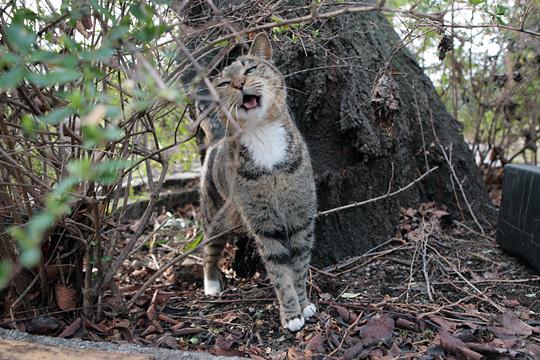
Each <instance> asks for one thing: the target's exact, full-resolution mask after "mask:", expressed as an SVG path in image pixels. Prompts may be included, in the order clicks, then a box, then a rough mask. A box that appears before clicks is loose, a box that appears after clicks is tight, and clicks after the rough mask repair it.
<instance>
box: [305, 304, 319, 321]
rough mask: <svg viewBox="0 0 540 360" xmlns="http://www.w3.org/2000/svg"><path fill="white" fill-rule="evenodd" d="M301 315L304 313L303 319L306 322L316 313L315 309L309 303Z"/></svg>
mask: <svg viewBox="0 0 540 360" xmlns="http://www.w3.org/2000/svg"><path fill="white" fill-rule="evenodd" d="M303 313H304V317H305V318H306V320H307V319H309V318H310V317H312V316H313V315H315V314H316V313H317V308H316V307H315V305H314V304H312V303H309V305H308V306H306V307H305V308H304V311H303Z"/></svg>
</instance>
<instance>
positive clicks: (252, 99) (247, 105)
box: [242, 94, 261, 111]
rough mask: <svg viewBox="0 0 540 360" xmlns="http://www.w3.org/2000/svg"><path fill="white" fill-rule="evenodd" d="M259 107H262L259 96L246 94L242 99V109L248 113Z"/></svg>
mask: <svg viewBox="0 0 540 360" xmlns="http://www.w3.org/2000/svg"><path fill="white" fill-rule="evenodd" d="M257 106H261V97H260V96H258V95H248V94H244V97H243V98H242V108H243V109H244V110H246V111H249V110H252V109H255V108H256V107H257Z"/></svg>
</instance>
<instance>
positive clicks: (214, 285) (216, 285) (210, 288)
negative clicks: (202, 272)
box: [204, 278, 221, 296]
mask: <svg viewBox="0 0 540 360" xmlns="http://www.w3.org/2000/svg"><path fill="white" fill-rule="evenodd" d="M220 292H221V284H220V282H219V280H210V279H207V278H205V279H204V294H205V295H208V296H218V295H219V293H220Z"/></svg>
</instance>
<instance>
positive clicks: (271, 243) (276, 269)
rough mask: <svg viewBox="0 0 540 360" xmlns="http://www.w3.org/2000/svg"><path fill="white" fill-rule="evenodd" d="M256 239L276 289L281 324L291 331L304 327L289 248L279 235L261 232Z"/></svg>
mask: <svg viewBox="0 0 540 360" xmlns="http://www.w3.org/2000/svg"><path fill="white" fill-rule="evenodd" d="M256 240H257V246H258V248H259V253H260V255H261V258H262V260H263V262H264V264H265V267H266V271H267V272H268V276H269V277H270V281H271V282H272V284H273V285H274V288H275V290H276V295H277V298H278V301H279V308H280V318H281V324H282V325H283V327H285V328H286V329H288V330H290V331H298V330H300V329H302V328H303V327H304V323H305V320H304V316H303V314H302V309H301V307H300V303H299V302H298V295H297V293H296V289H295V286H294V274H293V269H292V267H291V257H290V253H289V250H288V249H287V248H286V247H285V246H283V244H282V242H281V241H280V240H279V239H278V238H277V236H275V237H272V236H267V235H266V236H265V235H262V234H259V235H257V236H256Z"/></svg>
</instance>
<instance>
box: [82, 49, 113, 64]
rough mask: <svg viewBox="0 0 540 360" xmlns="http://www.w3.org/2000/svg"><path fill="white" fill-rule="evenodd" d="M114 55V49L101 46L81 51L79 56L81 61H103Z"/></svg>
mask: <svg viewBox="0 0 540 360" xmlns="http://www.w3.org/2000/svg"><path fill="white" fill-rule="evenodd" d="M113 55H114V50H113V49H111V48H108V47H101V48H99V49H96V50H91V51H82V52H80V53H79V58H80V59H81V60H83V61H104V60H107V59H109V58H110V57H111V56H113Z"/></svg>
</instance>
